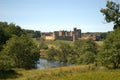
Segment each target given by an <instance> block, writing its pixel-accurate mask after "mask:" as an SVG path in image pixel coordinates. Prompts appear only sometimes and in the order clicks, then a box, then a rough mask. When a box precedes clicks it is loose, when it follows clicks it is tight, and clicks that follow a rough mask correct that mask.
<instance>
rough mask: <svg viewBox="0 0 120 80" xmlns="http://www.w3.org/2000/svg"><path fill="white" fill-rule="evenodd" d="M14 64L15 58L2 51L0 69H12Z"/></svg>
mask: <svg viewBox="0 0 120 80" xmlns="http://www.w3.org/2000/svg"><path fill="white" fill-rule="evenodd" d="M13 66H14V61H13V59H12V58H10V56H9V55H7V54H5V53H2V52H0V71H5V70H10V69H11V68H12V67H13Z"/></svg>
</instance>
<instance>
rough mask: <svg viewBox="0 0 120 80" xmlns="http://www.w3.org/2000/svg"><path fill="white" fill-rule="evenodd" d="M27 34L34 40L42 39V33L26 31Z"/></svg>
mask: <svg viewBox="0 0 120 80" xmlns="http://www.w3.org/2000/svg"><path fill="white" fill-rule="evenodd" d="M25 32H26V34H27V35H29V36H31V37H32V38H40V37H41V32H40V31H34V30H25Z"/></svg>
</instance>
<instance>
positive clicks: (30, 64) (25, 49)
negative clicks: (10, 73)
mask: <svg viewBox="0 0 120 80" xmlns="http://www.w3.org/2000/svg"><path fill="white" fill-rule="evenodd" d="M38 51H39V50H37V47H36V45H34V43H33V41H32V39H31V38H30V37H28V36H26V35H22V36H20V37H17V36H13V37H12V38H11V39H10V40H8V41H7V43H6V45H5V46H4V49H3V53H4V54H6V55H9V57H10V58H11V59H13V62H14V63H15V64H14V67H17V68H25V69H31V68H35V64H36V61H37V60H38V59H39V52H38Z"/></svg>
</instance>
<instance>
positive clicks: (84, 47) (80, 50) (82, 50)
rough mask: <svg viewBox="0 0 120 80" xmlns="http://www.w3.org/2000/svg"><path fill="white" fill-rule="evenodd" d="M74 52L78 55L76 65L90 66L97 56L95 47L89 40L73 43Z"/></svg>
mask: <svg viewBox="0 0 120 80" xmlns="http://www.w3.org/2000/svg"><path fill="white" fill-rule="evenodd" d="M75 51H76V53H77V55H78V57H77V59H78V60H77V62H78V64H80V63H82V64H90V63H94V61H95V57H96V54H97V45H96V44H95V42H94V41H93V40H91V39H89V40H77V41H76V42H75Z"/></svg>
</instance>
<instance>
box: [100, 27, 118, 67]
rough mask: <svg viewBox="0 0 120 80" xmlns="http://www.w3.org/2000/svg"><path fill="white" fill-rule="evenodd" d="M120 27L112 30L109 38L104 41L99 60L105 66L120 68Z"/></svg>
mask: <svg viewBox="0 0 120 80" xmlns="http://www.w3.org/2000/svg"><path fill="white" fill-rule="evenodd" d="M119 33H120V29H116V30H115V31H113V32H111V33H110V34H109V35H108V36H107V39H106V40H105V41H104V45H103V47H102V49H101V52H100V53H99V55H98V60H99V61H100V62H101V63H102V65H104V66H107V67H109V66H111V65H112V66H113V68H119V65H120V34H119Z"/></svg>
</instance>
